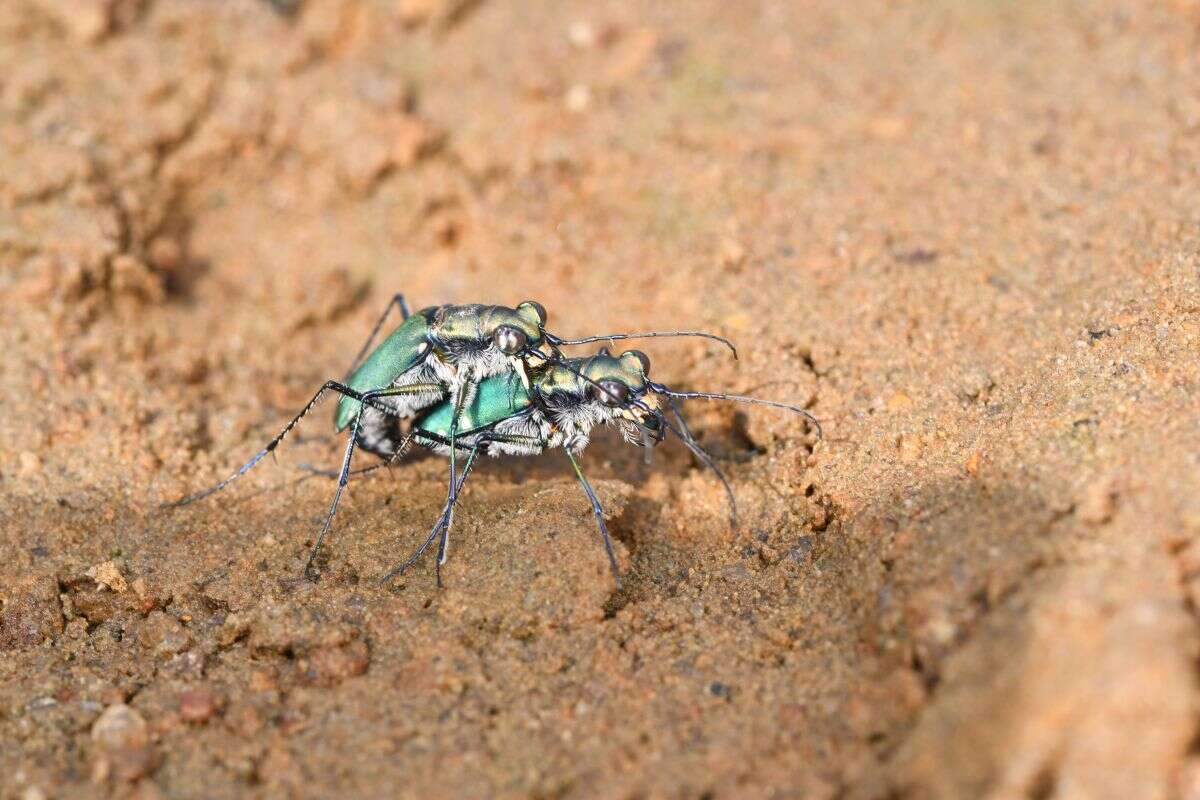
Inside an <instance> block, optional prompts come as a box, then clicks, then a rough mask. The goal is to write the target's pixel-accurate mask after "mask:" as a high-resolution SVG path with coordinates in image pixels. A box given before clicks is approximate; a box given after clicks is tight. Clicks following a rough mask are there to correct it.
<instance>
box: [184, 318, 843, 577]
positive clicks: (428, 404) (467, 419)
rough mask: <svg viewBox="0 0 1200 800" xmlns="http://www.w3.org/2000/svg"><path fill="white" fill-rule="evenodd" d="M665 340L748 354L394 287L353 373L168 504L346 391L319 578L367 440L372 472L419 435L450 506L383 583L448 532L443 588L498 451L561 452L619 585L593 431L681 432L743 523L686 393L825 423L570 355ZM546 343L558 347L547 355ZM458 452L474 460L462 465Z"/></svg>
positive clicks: (635, 368)
mask: <svg viewBox="0 0 1200 800" xmlns="http://www.w3.org/2000/svg"><path fill="white" fill-rule="evenodd" d="M393 308H396V309H398V310H399V312H400V314H401V316H402V317H403V321H402V322H401V324H400V325H399V327H397V328H396V329H395V330H394V331H393V332H392V333H391V335H390V336H388V337H387V338H386V339H385V340H384V341H383V342H382V343H380V344H379V346H378V347H376V348H375V349H374V350H371V345H372V344H373V342H374V341H375V338H376V336H378V334H379V332H380V330H382V328H383V326H384V324H385V323H386V321H387V318H388V316H389V314H390V313H391V311H392V309H393ZM667 336H671V337H675V336H698V337H704V338H708V339H713V340H715V341H718V342H721V343H722V344H724V345H726V346H727V347H729V349H730V350H731V351H733V355H734V358H736V357H737V350H736V348H734V346H733V344H732V343H731V342H730V341H729V340H727V339H725V338H723V337H720V336H716V335H714V334H711V333H704V332H701V331H651V332H644V333H613V334H605V335H601V336H588V337H584V338H580V339H564V338H562V337H559V336H555V335H554V334H552V333H550V332H549V331H547V330H546V310H545V308H544V307H543V306H542V305H541V304H540V303H537V302H534V301H526V302H524V303H521V304H520V305H518V306H516V307H515V308H508V307H505V306H488V305H444V306H434V307H430V308H426V309H423V310H421V311H419V312H417V313H416V314H410V313H409V311H408V307H407V305H406V304H405V301H404V297H403V296H402V295H396V297H394V298H393V300H392V302H391V303H389V304H388V307H387V308H386V309H385V310H384V312H383V314H382V315H381V316H380V318H379V321H378V322H377V323H376V324H375V328H374V330H373V331H372V332H371V336H370V337H369V338H368V339H367V342H366V344H364V345H363V347H362V349H361V350H360V352H359V353H358V356H357V357H356V358H355V359H354V364H353V365H352V366H351V368H350V374H349V376H348V377H347V378H345V379H343V380H341V381H335V380H329V381H326V382H325V384H324V385H323V386H322V387H321V388H320V389H319V390H318V391H317V393H316V394H315V395H313V398H312V399H311V400H310V401H309V402H308V403H307V405H305V406H304V408H303V409H301V410H300V413H298V414H297V415H296V416H295V417H293V418H292V420H291V421H290V422H288V423H287V425H285V426H284V427H283V429H282V430H281V431H280V432H279V433H278V434H277V435H276V436H275V438H273V439H272V440H271V441H270V442H268V443H267V445H266V446H265V447H264V448H263V449H262V450H260V451H259V452H258V453H256V454H255V455H254V457H253V458H251V459H250V460H249V461H247V462H246V463H245V464H244V465H242V466H241V467H240V468H239V469H238V470H237V471H236V472H235V473H233V474H232V475H231V476H229V477H228V478H226V479H225V480H223V481H221V482H220V483H218V484H216V485H215V486H212V487H210V488H208V489H205V490H204V491H202V492H199V493H197V494H194V495H191V496H189V497H185V498H183V499H182V500H178V501H176V502H174V503H171V504H170V505H171V506H172V507H178V506H183V505H188V504H189V503H193V502H195V501H197V500H200V499H203V498H205V497H208V496H209V495H211V494H213V493H215V492H218V491H220V490H221V489H224V488H225V487H226V486H228V485H229V484H230V483H232V482H233V481H234V480H236V479H237V478H239V477H241V476H242V475H244V474H246V473H247V472H249V471H250V470H251V469H252V468H253V467H254V466H255V465H256V464H258V463H259V462H260V461H262V460H263V458H265V457H266V455H267V454H268V453H271V452H272V451H274V450H275V448H276V447H277V446H278V445H279V443H280V442H281V441H283V439H284V437H286V436H287V435H288V433H289V432H290V431H291V430H292V428H294V427H295V426H296V425H297V424H298V423H299V422H300V420H302V419H303V418H304V417H305V416H306V415H307V414H308V413H309V412H310V411H311V410H312V409H313V407H314V406H316V405H317V403H318V402H320V400H321V398H322V397H323V396H324V395H325V394H327V393H328V392H335V393H337V394H339V395H341V399H340V401H339V403H338V407H337V412H336V414H335V417H334V422H335V426H336V428H337V430H338V431H344V430H346V429H347V428H349V429H350V436H349V438H348V441H347V443H346V451H345V455H344V456H343V458H342V465H341V469H340V470H339V471H338V472H337V473H336V475H337V489H336V490H335V492H334V496H333V501H332V502H331V504H330V507H329V511H328V512H327V514H326V515H325V521H324V523H323V524H322V526H321V530H320V532H319V533H318V534H317V538H316V541H315V542H314V544H313V547H312V550H311V552H310V554H309V557H308V562H307V563H306V565H305V574H306V575H307V576H308V577H310V578H313V579H315V577H316V574H315V570H314V565H315V562H316V558H317V554H318V553H319V552H320V549H321V544H322V543H323V541H324V539H325V536H326V534H328V532H329V530H330V527H331V526H332V524H333V517H334V514H336V513H337V507H338V503H339V501H340V500H341V496H342V493H343V491H344V490H345V488H346V484H347V483H348V482H349V479H350V475H351V469H350V466H351V461H352V459H353V456H354V451H355V449H356V448H361V449H363V450H366V451H368V452H370V453H373V454H374V455H376V456H378V457H379V458H381V459H382V463H381V464H377V465H375V466H373V467H368V468H366V469H365V470H360V471H359V472H360V473H361V472H365V471H369V470H371V469H375V468H377V467H379V466H386V465H390V464H392V463H394V462H395V461H397V460H399V459H400V458H402V457H403V456H404V454H405V453H406V452H407V450H408V449H409V447H410V446H411V445H412V444H414V443H415V444H418V445H421V446H422V447H425V448H427V449H429V450H432V451H433V452H436V453H439V454H443V455H448V456H449V462H450V479H449V488H448V490H447V497H446V503H445V506H444V507H443V509H442V513H441V516H440V517H439V518H438V520H437V522H436V523H435V524H434V526H433V529H432V530H431V531H430V532H429V535H428V536H427V537H426V538H425V540H424V542H423V543H422V544H421V546H420V547H418V548H417V550H416V551H415V552H414V553H413V555H412V556H411V557H410V558H408V559H407V560H406V561H404V562H403V563H401V564H399V565H397V566H396V567H394V568H393V569H391V570H389V571H388V572H387V573H386V574H385V575H384V576H383V578H382V581H384V582H386V581H389V580H391V579H392V578H394V577H395V576H397V575H400V574H403V573H404V571H405V570H407V569H408V568H409V567H410V566H412V565H413V564H414V563H415V562H416V561H417V559H419V558H420V557H421V555H422V554H423V553H424V552H425V551H426V550H427V549H428V548H429V547H430V545H432V544H433V542H434V541H435V540H436V541H437V542H438V549H437V561H436V572H437V583H438V585H439V586H441V568H442V565H443V564H445V562H446V556H447V552H448V545H449V541H450V530H451V528H452V527H453V523H454V508H455V505H456V504H457V502H458V497H459V494H460V493H461V492H462V489H463V486H464V484H465V483H466V480H467V477H468V475H470V473H471V468H472V467H473V466H474V464H475V459H476V457H477V456H478V455H479V454H480V453H481V452H482V453H486V454H488V455H492V456H500V455H514V456H532V455H537V454H539V453H541V452H542V451H544V450H548V449H555V448H561V449H562V450H563V452H564V453H566V456H567V458H568V459H569V460H570V462H571V466H572V468H573V469H574V470H575V475H576V477H577V478H578V479H579V483H580V486H581V487H582V488H583V491H584V493H585V494H586V495H587V498H588V502H589V503H590V504H591V507H592V512H593V513H594V514H595V517H596V524H597V526H598V527H599V530H600V535H601V537H602V539H603V542H604V548H605V552H606V553H607V554H608V559H609V564H610V565H611V567H612V571H613V577H614V578H615V579H616V582H617V585H618V586H619V585H620V582H621V577H620V573H619V571H618V568H617V561H616V557H615V556H614V554H613V548H612V540H611V538H610V537H609V534H608V528H607V526H606V525H605V523H604V513H603V510H602V508H601V506H600V501H599V499H598V498H597V497H596V493H595V491H593V489H592V487H591V485H590V484H589V483H588V481H587V478H585V477H584V475H583V471H582V470H581V469H580V466H579V461H578V459H577V456H579V455H580V454H581V453H582V451H583V450H584V448H585V447H587V445H588V443H589V441H590V439H591V432H592V429H593V428H595V427H596V426H597V425H612V426H614V427H616V428H617V429H618V430H619V431H620V433H621V435H622V436H623V437H624V439H625V440H626V441H627V442H629V443H631V444H634V445H639V446H642V447H652V446H654V445H657V444H658V443H659V442H661V441H663V439H664V438H665V437H666V434H667V433H668V432H670V433H673V434H675V436H676V437H677V438H678V439H679V440H680V441H681V442H683V443H684V445H685V446H686V447H687V448H688V449H689V450H690V451H691V452H692V453H693V454H695V456H696V457H697V458H698V459H699V460H700V461H701V462H702V463H703V464H704V465H705V466H707V467H708V468H709V469H711V470H712V471H713V472H714V474H716V476H717V477H718V478H719V479H720V481H721V483H722V485H723V486H724V488H725V491H726V493H727V495H728V498H729V503H730V511H731V515H732V523H733V524H734V525H735V526H736V524H737V505H736V502H735V500H734V497H733V491H732V489H731V488H730V486H729V482H728V481H727V480H726V479H725V476H724V475H722V474H721V471H720V469H719V468H718V467H717V466H716V464H715V463H714V462H713V460H712V458H711V457H710V456H709V455H708V454H707V453H706V452H704V450H703V449H702V448H701V447H700V445H699V444H697V443H696V440H695V438H694V437H693V436H692V433H691V431H690V430H689V429H688V426H687V422H686V421H685V420H684V418H683V415H682V414H681V413H680V411H679V407H678V404H677V403H676V402H675V401H676V400H677V399H688V398H699V399H706V400H732V401H736V402H743V403H754V404H758V405H766V406H773V407H775V408H782V409H785V410H788V411H792V412H794V413H796V414H800V415H801V416H803V417H805V418H806V419H807V420H808V421H809V422H810V423H811V424H812V425H813V426H814V427H815V428H816V430H817V432H818V435H819V434H820V425H819V423H817V420H816V419H815V418H814V417H813V416H812V415H811V414H809V413H808V412H807V411H805V410H804V409H802V408H798V407H796V406H792V405H787V404H785V403H776V402H772V401H768V400H759V399H757V398H752V397H742V396H738V395H728V394H720V393H716V392H679V391H675V390H673V389H670V388H668V387H667V386H664V385H662V384H660V383H655V382H653V381H651V380H650V379H649V377H648V376H649V373H650V359H649V358H648V357H647V356H646V355H645V354H644V353H641V352H639V351H637V350H630V351H627V352H624V353H622V354H620V355H619V356H614V355H612V354H611V353H609V351H608V350H607V349H603V348H602V349H601V350H600V351H599V353H597V354H596V355H593V356H589V357H585V358H565V357H564V356H563V354H562V351H561V350H560V348H561V347H563V346H566V345H579V344H587V343H590V342H600V341H605V342H612V341H616V340H623V339H638V338H653V337H667ZM543 346H545V347H546V348H547V349H548V350H549V353H544V352H542V347H543ZM368 351H369V355H368ZM364 356H365V360H364ZM667 414H670V417H671V418H673V419H674V423H672V422H671V419H670V418H668V416H667ZM460 455H465V457H466V461H465V463H464V464H463V466H462V470H461V472H460V471H459V469H458V457H459V456H460Z"/></svg>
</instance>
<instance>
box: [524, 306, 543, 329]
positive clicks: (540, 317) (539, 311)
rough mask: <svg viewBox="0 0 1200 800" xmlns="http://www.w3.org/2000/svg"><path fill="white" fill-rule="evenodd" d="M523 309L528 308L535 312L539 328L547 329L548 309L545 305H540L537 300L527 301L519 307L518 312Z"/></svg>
mask: <svg viewBox="0 0 1200 800" xmlns="http://www.w3.org/2000/svg"><path fill="white" fill-rule="evenodd" d="M522 308H528V309H530V310H531V311H533V313H535V314H537V318H538V327H539V328H544V327H546V307H545V306H544V305H542V304H541V303H539V302H538V301H537V300H526V301H525V302H524V303H521V304H520V305H519V306H517V310H518V311H519V310H521V309H522Z"/></svg>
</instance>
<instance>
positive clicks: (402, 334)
mask: <svg viewBox="0 0 1200 800" xmlns="http://www.w3.org/2000/svg"><path fill="white" fill-rule="evenodd" d="M429 310H430V309H425V310H424V311H419V312H417V313H416V314H413V315H412V316H410V317H409V318H408V319H406V320H405V321H404V322H403V323H401V325H400V327H398V328H396V330H394V331H392V334H391V335H390V336H388V337H387V338H386V339H384V340H383V341H382V342H380V344H379V346H378V347H376V348H375V349H374V350H373V351H371V355H369V356H367V359H366V361H363V363H362V364H361V365H360V366H359V368H358V369H356V370H355V371H354V374H353V375H351V376H350V378H349V379H348V380H347V381H346V383H347V385H348V386H349V387H350V388H351V389H354V390H355V391H358V392H368V391H370V390H372V389H380V388H382V387H385V386H391V385H392V381H394V380H396V378H398V377H399V376H400V375H403V374H404V373H405V372H407V371H408V370H410V369H412V368H413V366H415V365H416V363H417V362H418V361H419V360H420V359H421V358H422V357H423V356H424V355H425V349H423V348H422V347H421V345H422V344H425V345H428V344H429V319H428V317H427V316H426V312H427V311H429ZM361 407H362V406H361V404H360V403H359V402H358V401H357V400H355V399H354V398H352V397H347V396H345V395H343V396H342V399H341V401H339V402H338V407H337V415H336V416H335V417H334V424H335V425H336V426H337V429H338V430H339V431H343V430H345V429H346V428H347V427H348V426H349V425H350V423H351V422H353V421H354V417H355V415H357V414H358V411H359V409H360V408H361Z"/></svg>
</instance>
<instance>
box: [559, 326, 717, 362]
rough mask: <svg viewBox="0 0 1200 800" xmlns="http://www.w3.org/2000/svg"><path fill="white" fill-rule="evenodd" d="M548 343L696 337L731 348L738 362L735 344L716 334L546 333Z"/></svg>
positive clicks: (681, 332)
mask: <svg viewBox="0 0 1200 800" xmlns="http://www.w3.org/2000/svg"><path fill="white" fill-rule="evenodd" d="M545 336H546V341H548V342H549V343H550V344H552V345H554V346H555V347H557V346H558V345H563V344H589V343H590V342H615V341H618V340H623V339H655V338H665V337H681V336H696V337H699V338H701V339H712V340H713V341H714V342H720V343H721V344H723V345H725V346H726V347H728V348H729V350H730V351H731V352H732V353H733V358H734V360H737V357H738V352H737V347H735V346H734V344H733V342H731V341H729V340H728V339H726V338H725V337H724V336H717V335H716V334H715V333H705V332H704V331H647V332H645V333H610V334H607V335H604V336H585V337H583V338H582V339H563V338H560V337H558V336H555V335H554V334H552V333H546V334H545Z"/></svg>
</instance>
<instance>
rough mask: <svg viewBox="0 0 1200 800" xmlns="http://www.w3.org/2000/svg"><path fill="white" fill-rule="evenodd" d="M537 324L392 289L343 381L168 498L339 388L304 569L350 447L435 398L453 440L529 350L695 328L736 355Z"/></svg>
mask: <svg viewBox="0 0 1200 800" xmlns="http://www.w3.org/2000/svg"><path fill="white" fill-rule="evenodd" d="M393 306H394V307H396V308H398V309H399V311H400V313H401V316H402V321H401V324H400V325H399V327H397V328H396V329H395V330H394V331H393V332H392V333H391V335H389V336H388V337H387V338H386V339H385V340H384V341H383V342H381V343H380V344H379V346H378V347H376V348H375V349H374V350H371V351H370V354H369V355H366V354H367V351H368V350H370V348H371V344H372V342H373V341H374V339H375V337H376V336H377V335H378V333H379V331H380V330H381V329H382V327H383V325H384V323H385V322H386V321H387V317H388V315H389V313H390V312H391V310H392V308H393ZM545 324H546V309H545V308H544V307H543V306H542V305H541V304H540V303H538V302H536V301H533V300H527V301H525V302H523V303H520V304H519V305H517V306H516V307H515V308H509V307H506V306H493V305H480V304H469V305H444V306H433V307H430V308H426V309H423V310H421V311H419V312H418V313H416V314H410V313H409V311H408V307H407V304H406V303H405V301H404V297H403V295H396V296H395V297H394V298H393V299H392V302H391V303H389V304H388V307H387V308H386V309H385V310H384V312H383V314H382V315H381V316H380V318H379V321H378V322H377V323H376V324H375V328H374V330H373V331H372V332H371V336H370V337H369V338H368V340H367V342H366V344H365V345H363V347H362V349H361V350H360V352H359V354H358V357H357V358H355V361H354V366H352V367H351V370H350V375H349V377H347V378H346V379H344V380H343V381H335V380H329V381H326V382H325V384H324V385H323V386H322V387H321V388H320V389H319V390H318V391H317V393H316V394H315V395H314V396H313V398H312V399H311V400H310V401H309V402H308V404H307V405H305V406H304V408H303V409H302V410H301V411H300V413H299V414H297V415H296V416H295V417H293V419H292V420H291V421H290V422H289V423H288V424H287V425H286V426H284V428H283V429H282V430H281V431H280V432H279V434H278V435H276V436H275V438H274V439H272V440H271V441H270V442H268V443H267V445H266V446H265V447H264V448H263V449H262V450H260V451H259V452H258V453H256V454H255V455H254V457H253V458H251V459H250V460H249V461H248V462H246V463H245V464H244V465H242V466H241V467H240V468H239V469H238V470H237V471H236V472H234V473H233V474H232V475H230V476H229V477H228V478H226V479H225V480H223V481H221V482H220V483H217V484H216V485H214V486H212V487H210V488H208V489H205V490H204V491H201V492H198V493H196V494H193V495H190V496H188V497H185V498H183V499H181V500H178V501H176V502H175V503H171V504H170V505H171V506H174V507H178V506H183V505H187V504H190V503H194V502H196V501H197V500H201V499H203V498H205V497H208V496H209V495H211V494H214V493H215V492H218V491H220V490H221V489H223V488H225V487H226V486H228V485H229V484H230V483H232V482H233V481H234V480H236V479H237V478H239V477H241V476H242V475H244V474H245V473H246V472H248V471H250V470H251V469H252V468H253V467H254V466H255V465H257V464H258V463H259V462H260V461H262V459H263V458H265V457H266V456H267V454H268V453H271V452H273V451H274V450H275V448H276V447H277V446H278V445H279V443H280V442H281V441H282V440H283V439H284V437H286V436H287V434H288V433H289V432H290V431H291V430H292V428H294V427H295V426H296V425H297V424H298V423H299V422H300V420H301V419H303V418H304V417H305V416H306V415H307V414H308V413H309V411H311V410H312V408H313V407H314V406H316V404H317V403H318V402H320V400H321V398H322V397H323V396H324V395H325V393H326V392H330V391H333V392H336V393H338V394H340V395H341V396H342V398H341V400H340V402H339V403H338V407H337V411H336V413H335V416H334V424H335V427H336V428H337V430H338V431H344V430H346V429H347V428H350V429H351V431H352V435H351V436H350V437H349V441H348V442H347V445H346V452H345V456H344V458H343V469H342V472H341V475H340V481H339V485H338V489H337V490H336V492H335V493H334V497H333V500H332V502H331V504H330V508H329V512H328V513H327V514H326V517H325V522H324V524H323V525H322V527H321V530H320V532H319V533H318V535H317V540H316V543H315V544H314V546H313V549H312V553H311V555H310V558H309V561H308V564H307V566H306V568H305V572H306V573H307V574H309V575H310V576H311V575H312V572H311V568H312V564H313V559H314V558H315V557H316V555H317V553H318V552H319V550H320V547H321V543H322V541H323V540H324V538H325V536H326V534H327V533H328V532H329V529H330V527H331V526H332V524H333V516H334V514H335V513H336V510H337V506H338V501H339V499H340V497H341V494H342V491H343V490H344V488H345V485H346V480H347V479H348V477H349V464H350V460H351V458H352V456H353V452H354V449H355V447H362V448H364V449H366V450H368V451H369V452H372V453H375V454H377V455H388V454H390V453H392V452H394V451H395V448H396V436H397V435H398V432H399V430H400V428H399V426H400V425H401V423H402V422H403V421H404V420H406V419H410V418H411V417H413V416H414V415H415V414H416V413H418V412H419V411H421V410H422V409H425V408H429V407H431V406H435V405H437V404H439V403H443V402H449V403H450V405H451V408H452V414H451V424H450V429H449V436H448V438H449V441H450V442H451V443H453V442H454V441H455V438H456V436H457V428H458V421H459V415H460V414H461V412H462V409H463V408H465V407H467V406H468V405H470V403H471V401H472V398H473V395H474V393H475V390H476V387H477V386H478V385H479V383H480V382H482V381H485V380H487V379H489V378H492V377H495V376H498V375H511V376H515V377H516V378H518V379H519V380H520V382H521V383H522V385H523V386H525V387H526V388H528V386H529V369H530V363H529V359H531V358H532V359H537V360H538V361H539V363H541V362H550V361H555V360H558V359H559V358H560V356H559V351H558V347H560V346H563V345H573V344H583V343H587V342H593V341H599V340H602V339H603V340H618V339H631V338H652V337H665V336H698V337H703V338H708V339H713V340H716V341H719V342H722V343H723V344H725V345H726V346H728V347H729V348H730V349H731V350H733V352H734V356H735V357H736V355H737V350H736V349H735V348H734V347H733V344H732V343H731V342H729V340H727V339H724V338H723V337H720V336H715V335H713V334H710V333H704V332H701V331H651V332H646V333H613V334H605V335H603V336H591V337H585V338H582V339H564V338H561V337H558V336H555V335H553V334H551V333H549V332H548V331H547V330H546V328H545ZM543 344H545V345H548V346H549V347H550V348H552V352H551V354H550V355H547V354H545V353H543V352H542V351H541V350H540V349H539V348H540V347H541V346H542V345H543ZM364 355H366V358H365V360H364V359H363V356H364ZM457 451H458V448H456V447H451V448H450V486H451V487H453V486H454V485H455V475H456V454H457Z"/></svg>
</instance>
